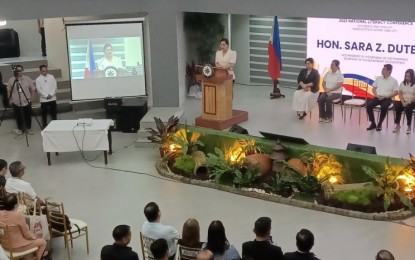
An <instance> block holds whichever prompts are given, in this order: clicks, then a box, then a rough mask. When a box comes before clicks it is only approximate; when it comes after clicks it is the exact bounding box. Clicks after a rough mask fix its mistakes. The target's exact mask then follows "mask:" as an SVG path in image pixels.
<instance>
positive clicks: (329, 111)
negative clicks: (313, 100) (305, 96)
mask: <svg viewBox="0 0 415 260" xmlns="http://www.w3.org/2000/svg"><path fill="white" fill-rule="evenodd" d="M340 97H341V93H331V95H327V93H325V92H324V93H321V94H320V96H319V97H318V111H319V116H320V118H323V119H326V118H327V119H331V118H332V117H333V100H336V99H338V98H340Z"/></svg>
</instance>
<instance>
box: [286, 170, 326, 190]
mask: <svg viewBox="0 0 415 260" xmlns="http://www.w3.org/2000/svg"><path fill="white" fill-rule="evenodd" d="M281 172H282V173H283V175H282V176H284V177H283V180H284V181H286V182H289V183H291V184H292V186H293V187H295V188H296V189H297V190H298V191H299V192H302V193H306V194H309V195H316V194H317V193H319V192H320V191H321V190H322V184H323V182H325V181H326V180H325V179H322V180H319V179H317V178H316V177H315V176H314V175H306V176H303V175H302V174H301V173H300V172H299V171H298V170H297V169H295V168H293V167H291V166H290V165H289V164H288V163H285V165H284V167H283V169H282V171H281ZM326 178H328V177H326Z"/></svg>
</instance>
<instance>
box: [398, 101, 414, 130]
mask: <svg viewBox="0 0 415 260" xmlns="http://www.w3.org/2000/svg"><path fill="white" fill-rule="evenodd" d="M393 107H394V109H395V113H396V117H395V124H397V125H399V124H400V121H401V116H402V112H403V111H405V114H406V124H407V125H408V126H411V123H412V110H414V109H415V102H412V103H410V104H409V105H407V106H406V107H404V106H403V105H402V102H401V101H394V102H393Z"/></svg>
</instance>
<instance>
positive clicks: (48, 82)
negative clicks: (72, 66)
mask: <svg viewBox="0 0 415 260" xmlns="http://www.w3.org/2000/svg"><path fill="white" fill-rule="evenodd" d="M39 70H40V75H39V77H37V79H36V90H37V93H38V94H39V99H40V106H41V109H42V124H43V128H45V127H46V126H47V121H48V110H50V114H51V117H52V120H56V119H57V105H56V91H57V89H58V88H57V84H56V80H55V77H54V76H53V75H51V74H49V73H48V66H46V65H40V66H39Z"/></svg>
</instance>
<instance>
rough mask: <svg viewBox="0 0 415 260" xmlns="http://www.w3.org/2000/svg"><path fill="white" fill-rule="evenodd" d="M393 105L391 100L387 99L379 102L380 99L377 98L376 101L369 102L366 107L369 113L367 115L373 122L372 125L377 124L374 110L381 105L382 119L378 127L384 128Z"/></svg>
mask: <svg viewBox="0 0 415 260" xmlns="http://www.w3.org/2000/svg"><path fill="white" fill-rule="evenodd" d="M391 104H392V99H391V98H385V99H382V100H379V99H378V98H376V97H375V98H374V99H371V100H369V101H368V102H367V106H366V111H367V115H368V116H369V121H370V122H372V124H376V122H375V115H374V113H373V109H374V108H375V107H376V106H377V105H380V118H379V122H378V126H382V123H383V120H385V117H386V113H388V109H389V106H390V105H391Z"/></svg>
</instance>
